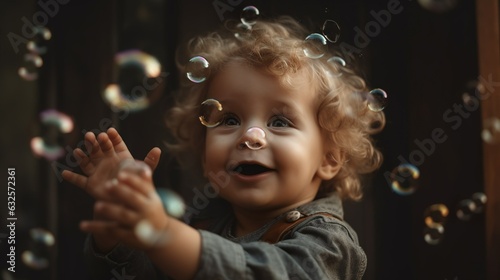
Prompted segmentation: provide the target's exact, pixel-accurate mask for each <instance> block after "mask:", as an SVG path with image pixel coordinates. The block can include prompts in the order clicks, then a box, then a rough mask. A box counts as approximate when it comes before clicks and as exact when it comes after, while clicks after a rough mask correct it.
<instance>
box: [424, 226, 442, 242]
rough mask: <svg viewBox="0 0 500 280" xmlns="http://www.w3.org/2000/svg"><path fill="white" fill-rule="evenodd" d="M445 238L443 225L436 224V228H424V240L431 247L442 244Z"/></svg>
mask: <svg viewBox="0 0 500 280" xmlns="http://www.w3.org/2000/svg"><path fill="white" fill-rule="evenodd" d="M443 236H444V227H443V225H441V224H436V225H435V227H425V228H424V240H425V242H427V244H429V245H437V244H439V243H441V241H442V240H443Z"/></svg>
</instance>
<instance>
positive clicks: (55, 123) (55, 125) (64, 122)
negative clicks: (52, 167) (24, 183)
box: [30, 110, 73, 161]
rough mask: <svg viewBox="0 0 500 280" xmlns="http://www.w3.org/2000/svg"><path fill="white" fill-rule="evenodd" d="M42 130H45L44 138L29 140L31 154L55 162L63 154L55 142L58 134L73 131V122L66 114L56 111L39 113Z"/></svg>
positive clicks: (61, 148) (37, 137)
mask: <svg viewBox="0 0 500 280" xmlns="http://www.w3.org/2000/svg"><path fill="white" fill-rule="evenodd" d="M40 121H41V124H42V126H43V127H42V128H44V129H45V130H46V132H45V133H46V136H47V137H46V138H44V137H40V136H36V137H33V138H32V139H31V142H30V146H31V150H32V152H33V154H35V155H36V156H39V157H43V158H45V159H47V160H50V161H52V160H56V159H58V158H60V157H62V156H63V155H64V154H65V151H64V149H63V147H62V146H61V145H60V144H59V143H58V141H56V140H55V139H56V138H57V136H58V134H60V133H69V132H71V131H73V120H72V119H71V118H70V117H69V116H68V115H66V114H64V113H61V112H59V111H56V110H46V111H43V112H41V113H40Z"/></svg>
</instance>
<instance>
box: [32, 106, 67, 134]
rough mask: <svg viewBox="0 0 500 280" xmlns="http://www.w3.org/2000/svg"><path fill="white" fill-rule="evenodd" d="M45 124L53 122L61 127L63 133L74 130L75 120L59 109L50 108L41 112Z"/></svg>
mask: <svg viewBox="0 0 500 280" xmlns="http://www.w3.org/2000/svg"><path fill="white" fill-rule="evenodd" d="M40 118H41V121H42V123H43V124H53V125H55V126H57V127H58V128H59V131H61V132H62V133H69V132H71V131H73V120H72V119H71V118H70V117H69V116H68V115H66V114H64V113H61V112H59V111H57V110H53V109H49V110H46V111H43V112H41V113H40Z"/></svg>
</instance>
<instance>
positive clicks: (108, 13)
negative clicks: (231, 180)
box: [0, 0, 487, 280]
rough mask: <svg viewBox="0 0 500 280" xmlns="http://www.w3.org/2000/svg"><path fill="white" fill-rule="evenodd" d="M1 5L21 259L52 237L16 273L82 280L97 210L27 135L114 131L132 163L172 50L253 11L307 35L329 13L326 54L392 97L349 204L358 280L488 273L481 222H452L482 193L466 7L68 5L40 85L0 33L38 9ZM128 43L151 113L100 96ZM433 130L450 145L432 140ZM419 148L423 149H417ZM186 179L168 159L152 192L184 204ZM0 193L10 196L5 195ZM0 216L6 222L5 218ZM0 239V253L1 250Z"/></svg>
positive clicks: (6, 158)
mask: <svg viewBox="0 0 500 280" xmlns="http://www.w3.org/2000/svg"><path fill="white" fill-rule="evenodd" d="M61 2H63V1H61ZM3 5H4V7H5V9H0V20H1V23H2V24H1V25H0V28H1V29H0V31H1V38H2V42H1V44H0V59H1V60H2V63H0V70H1V72H0V73H1V76H0V81H1V82H0V87H1V92H2V93H1V103H0V106H1V108H2V109H1V112H0V113H1V114H2V116H3V118H2V119H3V121H2V122H0V123H1V125H2V131H4V132H8V134H6V133H4V136H2V137H1V138H0V141H2V142H1V143H2V145H0V162H1V166H2V168H4V170H5V169H6V168H7V167H10V166H15V167H16V169H17V172H18V174H19V175H18V181H19V185H20V187H19V190H18V194H17V195H18V202H17V203H18V209H19V212H18V214H19V216H18V217H19V219H20V222H19V227H18V228H17V236H18V240H19V242H18V243H20V245H19V249H18V256H20V253H21V252H22V251H23V250H25V249H26V248H29V247H30V246H32V244H33V242H32V241H31V240H30V236H29V229H31V228H34V227H42V228H46V229H49V230H50V231H52V232H53V233H54V235H55V237H56V240H57V242H56V245H54V246H53V247H51V248H49V250H48V251H49V253H47V255H46V257H47V258H48V259H49V260H50V265H49V267H48V268H45V269H41V270H35V269H32V268H29V267H27V266H26V265H25V264H23V263H22V262H21V260H20V258H19V259H18V269H19V272H17V273H16V274H15V275H13V276H14V277H15V278H14V279H87V278H88V276H87V273H86V269H85V266H84V264H83V258H82V246H83V241H84V238H85V235H84V234H83V233H81V232H80V231H79V230H78V222H79V221H80V220H82V219H87V218H90V217H91V208H92V203H93V202H92V200H91V198H90V197H89V196H88V195H87V194H86V193H84V192H83V191H82V190H80V189H78V188H76V187H74V186H71V185H69V184H68V183H65V182H60V181H59V177H58V176H59V172H60V171H61V170H62V169H63V168H74V164H73V161H74V159H73V158H71V157H69V156H66V155H65V156H63V157H62V158H60V159H58V160H57V161H51V160H46V159H43V158H37V157H35V156H34V155H33V154H32V153H31V151H30V148H29V142H30V139H31V138H32V137H34V136H38V135H42V136H44V137H45V138H46V139H48V140H51V141H55V142H56V143H59V144H60V145H61V146H63V147H68V148H67V149H68V150H70V149H72V148H75V147H78V146H80V145H81V142H80V141H81V140H82V138H83V134H84V132H85V131H95V132H98V131H102V130H104V129H106V128H107V127H109V126H110V125H113V126H115V127H117V128H118V129H119V130H120V133H121V134H122V136H123V138H124V139H125V141H126V143H127V144H128V147H129V148H130V150H131V151H132V153H133V155H134V156H135V157H137V158H143V157H144V156H145V155H146V153H147V151H148V150H149V149H150V148H152V147H154V146H160V147H162V149H163V141H164V140H165V139H166V138H167V137H168V133H167V131H166V130H165V127H164V112H165V110H166V109H167V108H168V106H169V105H170V104H171V101H172V100H171V92H172V90H174V89H175V88H176V87H177V86H178V80H179V78H182V75H180V74H179V73H177V70H176V68H175V62H174V54H175V51H176V50H177V49H178V48H180V47H182V46H183V44H184V43H185V42H186V41H187V40H188V39H189V38H191V37H192V36H195V35H198V34H204V33H207V32H209V31H211V30H213V29H215V28H217V27H219V25H220V24H221V23H222V22H223V21H224V20H228V19H235V20H238V19H239V17H240V12H241V9H243V8H244V7H245V6H248V5H254V6H256V7H257V8H258V9H259V10H260V12H261V17H264V18H271V17H274V16H278V15H291V16H293V17H295V18H296V19H298V20H300V21H301V22H302V23H303V24H305V25H306V26H307V27H308V28H309V29H310V30H311V32H319V31H320V30H321V26H322V24H323V22H324V21H325V20H326V19H332V20H335V21H337V22H338V23H339V25H340V26H341V29H342V33H341V37H340V41H339V42H338V43H336V44H330V45H329V47H330V48H337V49H340V50H341V51H342V50H343V52H344V53H351V54H353V56H354V57H355V60H352V61H350V62H351V63H350V65H351V66H353V67H356V68H357V69H358V70H359V71H360V73H361V75H362V76H363V77H365V78H366V79H367V82H368V84H369V86H370V87H372V88H377V87H378V88H382V89H384V90H386V91H387V93H388V94H389V105H388V106H387V108H386V109H385V110H384V111H385V114H386V118H387V125H386V128H385V130H384V131H383V132H382V133H380V134H378V135H377V136H375V139H376V141H377V145H378V146H379V147H380V148H381V150H382V151H383V153H384V157H385V161H384V164H383V166H382V168H381V169H380V171H378V172H376V173H374V174H373V175H372V176H371V177H370V178H367V180H366V186H365V196H364V198H363V200H362V201H361V202H358V203H353V202H347V203H346V207H345V208H346V209H345V211H346V220H347V221H348V222H350V223H351V225H352V226H353V227H354V228H355V229H356V231H357V232H358V235H359V237H360V242H361V246H362V247H363V248H364V249H365V251H366V253H367V255H368V269H367V272H366V275H365V277H364V279H384V280H385V279H426V280H427V279H460V280H462V279H484V278H485V267H484V263H485V259H484V256H485V248H484V219H483V216H482V214H481V213H479V214H475V215H473V216H472V218H471V219H470V220H469V221H463V220H460V219H458V218H457V217H456V214H455V212H456V209H457V205H458V203H459V202H460V201H461V200H463V199H466V198H470V197H471V195H472V194H473V193H474V192H480V191H482V190H483V186H482V166H481V139H480V108H475V109H471V110H467V109H463V110H466V111H459V109H457V108H460V106H461V105H462V104H463V100H462V93H463V92H464V90H466V89H468V88H469V87H468V84H469V82H471V81H472V82H474V81H477V79H478V77H477V76H478V74H477V73H478V71H477V49H476V32H475V28H476V25H475V10H474V2H473V1H460V2H459V3H458V4H457V5H456V7H454V8H453V9H451V10H449V11H445V12H441V13H436V12H432V11H429V10H427V9H424V8H422V6H420V5H419V4H418V3H417V1H395V0H393V1H390V0H377V1H362V0H356V1H326V0H323V1H319V0H317V1H297V0H295V1H277V0H275V1H263V0H262V1H247V0H242V1H225V0H215V1H194V0H189V1H166V0H163V1H155V0H141V1H133V0H127V1H117V0H114V1H83V0H71V1H69V2H68V3H67V4H64V5H63V4H60V5H59V10H58V11H57V12H54V15H53V16H49V17H48V22H47V27H48V28H50V30H51V31H52V34H53V38H52V39H51V40H50V41H49V42H48V52H47V54H45V55H43V59H44V66H43V67H42V68H41V69H40V70H39V71H40V73H39V74H40V78H39V79H38V80H36V81H32V82H28V81H24V80H22V79H20V78H19V76H17V74H16V71H17V68H18V67H19V65H21V64H23V63H24V62H23V55H24V53H26V50H25V49H23V46H24V45H25V44H24V43H23V44H20V51H19V53H16V52H15V51H14V49H13V47H12V45H11V43H10V42H9V40H8V39H7V40H6V38H8V37H7V34H9V33H10V32H14V33H17V34H20V35H21V34H22V26H23V21H22V18H23V17H26V18H28V19H29V20H32V19H33V15H34V14H35V13H36V12H37V11H42V10H43V9H42V8H41V6H40V5H38V4H37V1H23V2H21V1H5V3H3ZM361 33H363V34H361ZM129 49H140V50H143V51H144V52H147V53H150V54H152V55H154V56H155V57H157V58H158V59H159V60H160V62H161V64H162V73H164V79H163V80H162V82H161V86H162V88H161V92H160V94H159V95H158V98H157V99H156V100H155V102H154V103H152V104H151V106H149V107H148V108H147V109H146V110H143V111H139V112H127V113H123V112H114V111H113V110H111V109H110V107H109V106H108V105H107V104H106V103H105V102H104V101H103V98H102V96H101V94H102V92H103V91H104V89H105V87H106V86H107V85H108V84H110V83H113V82H115V81H116V80H117V73H118V72H117V69H116V68H115V66H114V61H113V56H114V54H115V53H117V52H120V51H124V50H129ZM484 78H485V79H486V78H487V77H484ZM457 106H458V107H457ZM48 108H56V109H57V110H59V111H62V112H65V113H66V114H68V115H70V116H71V117H72V118H73V120H74V123H75V128H74V130H73V132H71V133H69V134H65V135H62V136H61V135H59V136H57V135H54V134H53V132H51V130H50V129H48V128H47V127H46V126H44V125H42V124H41V123H40V121H39V117H38V114H39V113H40V112H42V111H44V110H46V109H48ZM436 129H438V130H439V131H442V133H441V138H446V140H444V141H442V142H440V143H437V142H435V141H434V142H432V141H431V140H432V137H433V131H435V130H436ZM429 139H430V140H429ZM427 140H429V141H427ZM419 143H420V144H419ZM421 143H427V146H425V145H424V148H422V144H421ZM404 161H408V162H410V163H413V164H414V165H416V166H417V167H418V168H419V169H420V178H419V182H418V183H419V184H418V185H419V188H418V189H417V191H416V192H415V193H413V194H411V195H407V196H401V195H398V194H397V193H395V192H394V191H393V190H392V189H391V187H390V184H389V183H390V182H388V180H387V174H388V173H387V172H390V171H392V169H393V168H394V167H396V166H397V165H399V164H401V163H403V162H404ZM75 170H77V169H76V168H75ZM187 175H189V174H185V173H180V171H179V169H178V166H177V164H176V163H175V162H174V161H173V160H172V159H171V158H170V157H169V156H168V154H164V155H163V157H162V160H161V162H160V166H159V167H158V171H157V172H156V173H155V177H154V179H155V183H156V184H157V185H158V186H164V187H170V188H174V189H176V190H178V191H180V192H182V193H183V194H184V195H186V196H187V197H189V195H191V193H190V192H189V191H182V190H181V189H179V188H180V187H179V186H180V185H181V184H182V183H192V182H190V181H189V180H188V179H186V177H188V176H187ZM0 196H1V197H5V192H1V194H0ZM2 199H3V198H2ZM436 203H442V204H444V205H446V206H447V207H448V209H449V211H450V214H449V216H448V219H447V220H446V222H445V223H444V229H445V232H444V236H443V238H442V240H441V242H440V243H439V244H437V245H430V244H428V243H426V242H425V241H424V238H423V230H424V228H425V224H424V212H425V209H426V208H427V207H429V206H430V205H432V204H436ZM1 213H2V218H3V219H4V217H5V216H6V215H7V214H4V213H5V212H4V210H2V212H1ZM4 220H5V219H4ZM0 233H3V231H0ZM3 240H4V239H2V243H0V248H1V249H2V250H1V252H2V256H4V255H5V254H3V252H5V251H6V247H5V242H3ZM2 263H5V262H3V261H2ZM4 267H5V266H2V269H4Z"/></svg>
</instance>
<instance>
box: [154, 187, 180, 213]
mask: <svg viewBox="0 0 500 280" xmlns="http://www.w3.org/2000/svg"><path fill="white" fill-rule="evenodd" d="M156 192H157V193H158V196H159V197H160V199H161V201H162V203H163V207H164V208H165V212H167V214H168V215H170V216H172V217H175V218H181V217H182V215H184V212H185V210H186V206H185V203H184V200H183V199H182V197H181V196H180V195H179V194H177V193H176V192H174V191H172V190H169V189H166V188H157V189H156Z"/></svg>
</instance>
